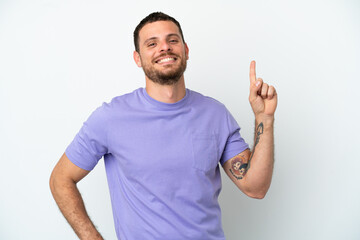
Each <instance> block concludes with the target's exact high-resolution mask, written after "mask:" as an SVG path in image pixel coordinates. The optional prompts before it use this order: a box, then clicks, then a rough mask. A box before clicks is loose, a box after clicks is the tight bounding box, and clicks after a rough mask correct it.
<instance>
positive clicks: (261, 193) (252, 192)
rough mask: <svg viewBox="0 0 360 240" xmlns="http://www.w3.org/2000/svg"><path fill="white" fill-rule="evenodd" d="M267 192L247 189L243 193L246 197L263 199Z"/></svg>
mask: <svg viewBox="0 0 360 240" xmlns="http://www.w3.org/2000/svg"><path fill="white" fill-rule="evenodd" d="M267 191H268V188H265V189H256V190H254V189H248V190H246V191H244V193H245V194H246V196H248V197H251V198H254V199H259V200H260V199H264V198H265V196H266V193H267Z"/></svg>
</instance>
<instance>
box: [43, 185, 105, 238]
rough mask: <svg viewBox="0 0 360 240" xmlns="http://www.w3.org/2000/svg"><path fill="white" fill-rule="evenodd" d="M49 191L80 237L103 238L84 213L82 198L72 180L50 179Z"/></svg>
mask: <svg viewBox="0 0 360 240" xmlns="http://www.w3.org/2000/svg"><path fill="white" fill-rule="evenodd" d="M50 186H51V192H52V194H53V197H54V199H55V201H56V203H57V205H58V206H59V208H60V211H61V212H62V214H63V215H64V217H65V218H66V220H67V221H68V222H69V224H70V225H71V227H72V228H73V229H74V231H75V233H76V234H77V236H78V237H79V238H80V239H87V240H88V239H91V240H99V239H103V238H102V237H101V235H100V233H99V232H98V231H97V230H96V228H95V226H94V224H93V223H92V222H91V220H90V218H89V216H88V214H87V213H86V209H85V205H84V202H83V199H82V197H81V195H80V192H79V190H78V188H77V187H76V184H75V183H74V182H72V181H64V180H63V181H60V180H54V179H52V180H51V182H50Z"/></svg>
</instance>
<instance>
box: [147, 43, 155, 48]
mask: <svg viewBox="0 0 360 240" xmlns="http://www.w3.org/2000/svg"><path fill="white" fill-rule="evenodd" d="M147 46H148V47H155V46H156V43H154V42H151V43H149V44H148V45H147Z"/></svg>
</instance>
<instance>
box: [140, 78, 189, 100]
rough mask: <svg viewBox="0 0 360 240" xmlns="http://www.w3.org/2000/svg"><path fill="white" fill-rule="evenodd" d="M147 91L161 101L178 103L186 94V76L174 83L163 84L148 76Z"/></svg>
mask: <svg viewBox="0 0 360 240" xmlns="http://www.w3.org/2000/svg"><path fill="white" fill-rule="evenodd" d="M146 92H147V93H148V94H149V96H150V97H152V98H153V99H155V100H157V101H159V102H164V103H176V102H178V101H180V100H181V99H183V98H184V97H185V94H186V90H185V81H184V76H182V77H181V78H180V79H179V81H177V82H176V83H175V84H173V85H161V84H158V83H154V82H153V81H151V80H150V79H148V78H146Z"/></svg>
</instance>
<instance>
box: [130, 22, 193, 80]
mask: <svg viewBox="0 0 360 240" xmlns="http://www.w3.org/2000/svg"><path fill="white" fill-rule="evenodd" d="M139 51H140V52H139V53H138V52H134V59H135V62H136V64H137V65H138V66H139V67H142V68H143V70H144V72H145V75H146V77H147V78H148V79H149V80H151V81H153V82H155V83H159V84H161V85H172V84H174V83H176V82H177V81H179V79H180V78H181V77H183V73H184V71H185V69H186V61H187V59H188V58H189V57H188V53H189V49H188V47H187V45H186V44H185V43H183V41H182V38H181V35H180V32H179V29H178V27H177V26H176V25H175V23H173V22H171V21H157V22H153V23H148V24H146V25H145V26H144V27H143V28H142V29H141V30H140V32H139Z"/></svg>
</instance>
